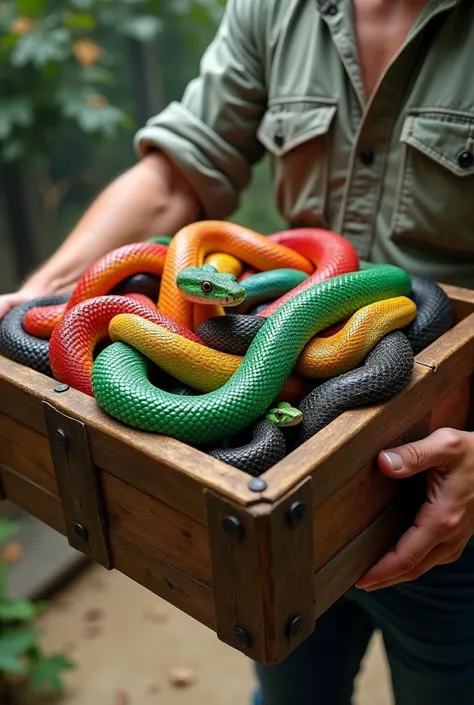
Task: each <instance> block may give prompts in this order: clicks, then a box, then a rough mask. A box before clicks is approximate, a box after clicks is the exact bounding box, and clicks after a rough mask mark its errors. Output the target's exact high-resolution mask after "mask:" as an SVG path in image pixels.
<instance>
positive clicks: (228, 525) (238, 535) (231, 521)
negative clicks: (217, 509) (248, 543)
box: [222, 514, 245, 541]
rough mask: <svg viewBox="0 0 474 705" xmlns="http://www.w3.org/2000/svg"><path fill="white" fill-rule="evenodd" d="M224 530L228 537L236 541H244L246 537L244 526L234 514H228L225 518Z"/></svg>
mask: <svg viewBox="0 0 474 705" xmlns="http://www.w3.org/2000/svg"><path fill="white" fill-rule="evenodd" d="M222 528H223V529H224V531H225V533H226V534H227V536H230V538H231V539H234V541H242V539H243V538H244V536H245V530H244V525H243V524H242V522H241V521H240V519H239V518H238V517H236V516H234V515H233V514H228V515H227V516H226V517H224V518H223V520H222Z"/></svg>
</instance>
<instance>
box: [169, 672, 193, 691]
mask: <svg viewBox="0 0 474 705" xmlns="http://www.w3.org/2000/svg"><path fill="white" fill-rule="evenodd" d="M168 677H169V680H170V683H171V685H173V686H174V687H175V688H187V687H189V686H190V685H193V684H194V683H195V682H196V672H195V671H193V670H192V669H191V668H173V669H172V670H171V671H170V673H169V676H168Z"/></svg>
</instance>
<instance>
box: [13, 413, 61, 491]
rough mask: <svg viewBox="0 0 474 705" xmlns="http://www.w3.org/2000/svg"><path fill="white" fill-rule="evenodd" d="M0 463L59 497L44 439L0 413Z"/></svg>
mask: <svg viewBox="0 0 474 705" xmlns="http://www.w3.org/2000/svg"><path fill="white" fill-rule="evenodd" d="M0 463H1V464H3V465H7V466H8V467H10V468H14V469H15V470H16V472H18V473H21V474H22V475H23V476H24V477H26V478H28V479H29V480H31V481H32V482H34V483H35V484H37V485H38V486H40V487H43V488H44V489H45V490H47V491H48V492H50V493H51V494H54V495H57V496H59V490H58V485H57V482H56V476H55V474H54V468H53V461H52V459H51V453H50V450H49V442H48V439H47V438H45V437H44V436H42V435H41V434H40V433H38V432H37V431H33V430H32V429H31V428H28V426H24V425H23V424H22V423H20V422H19V421H16V420H15V419H12V418H11V417H10V416H6V415H5V414H0Z"/></svg>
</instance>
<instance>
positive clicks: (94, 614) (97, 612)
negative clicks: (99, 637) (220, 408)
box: [83, 607, 104, 622]
mask: <svg viewBox="0 0 474 705" xmlns="http://www.w3.org/2000/svg"><path fill="white" fill-rule="evenodd" d="M103 616H104V610H101V609H100V607H91V608H90V609H88V610H87V611H86V612H85V613H84V615H83V619H84V620H85V621H86V622H98V621H99V620H100V619H102V617H103Z"/></svg>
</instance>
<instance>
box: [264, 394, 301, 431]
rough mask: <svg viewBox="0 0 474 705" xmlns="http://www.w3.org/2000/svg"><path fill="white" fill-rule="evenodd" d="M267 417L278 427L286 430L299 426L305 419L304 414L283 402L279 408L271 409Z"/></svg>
mask: <svg viewBox="0 0 474 705" xmlns="http://www.w3.org/2000/svg"><path fill="white" fill-rule="evenodd" d="M266 417H267V419H268V420H269V421H272V422H273V423H274V424H276V425H277V426H280V427H282V428H286V427H288V426H297V425H298V424H299V423H300V421H301V420H302V418H303V413H302V412H301V411H300V410H299V409H295V407H294V406H291V404H288V402H287V401H282V402H280V404H278V406H275V407H273V408H272V409H269V410H268V411H267V414H266Z"/></svg>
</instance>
